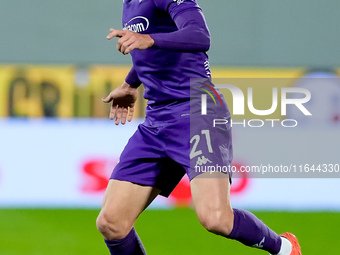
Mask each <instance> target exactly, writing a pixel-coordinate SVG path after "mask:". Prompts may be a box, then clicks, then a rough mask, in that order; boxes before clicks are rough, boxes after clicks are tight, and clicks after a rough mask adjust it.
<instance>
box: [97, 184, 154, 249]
mask: <svg viewBox="0 0 340 255" xmlns="http://www.w3.org/2000/svg"><path fill="white" fill-rule="evenodd" d="M159 192H160V190H159V189H157V188H154V187H150V186H142V185H139V184H135V183H131V182H126V181H119V180H114V179H111V180H110V182H109V185H108V187H107V190H106V193H105V196H104V201H103V205H102V209H101V211H100V214H99V216H98V218H97V228H98V230H99V231H100V233H101V234H102V235H103V237H104V239H105V242H106V244H107V246H108V248H109V250H110V253H111V254H131V255H132V254H146V253H145V250H144V248H143V245H142V243H141V241H140V239H139V237H138V235H137V233H136V231H135V229H134V228H133V226H134V224H135V221H136V219H137V218H138V216H139V215H140V213H141V212H142V211H143V210H144V209H145V208H146V207H147V206H148V205H149V204H150V203H151V202H152V201H153V200H154V199H155V197H156V196H157V195H158V194H159Z"/></svg>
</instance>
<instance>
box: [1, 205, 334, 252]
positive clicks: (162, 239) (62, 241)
mask: <svg viewBox="0 0 340 255" xmlns="http://www.w3.org/2000/svg"><path fill="white" fill-rule="evenodd" d="M98 212H99V210H74V209H72V210H71V209H70V210H69V209H65V210H51V209H39V210H37V209H0V254H1V255H19V254H20V255H26V254H27V255H47V254H48V255H57V254H58V255H60V254H63V255H71V254H72V255H78V254H79V255H85V254H96V255H98V254H109V253H108V251H107V249H106V247H105V244H104V242H103V239H102V237H101V236H100V234H99V233H98V232H97V230H96V226H95V219H96V217H97V214H98ZM255 214H256V215H257V216H258V217H259V218H260V219H262V220H263V221H264V222H265V223H267V224H268V225H269V226H270V227H271V228H272V229H274V230H275V231H276V232H279V233H281V232H285V231H291V232H293V233H294V234H296V236H297V237H298V238H299V240H300V244H301V246H302V252H303V254H306V255H314V254H315V255H316V254H338V240H339V234H338V230H339V227H340V213H285V212H255ZM136 229H137V231H138V233H139V235H140V237H141V238H142V240H143V243H144V245H145V247H146V250H147V252H148V255H159V254H160V255H170V254H185V255H191V254H195V255H197V254H202V255H203V254H209V255H210V254H214V255H215V254H232V255H234V254H247V255H248V254H250V255H252V254H267V253H266V252H263V251H259V250H256V249H251V248H246V247H244V246H243V245H241V244H239V243H237V242H235V241H230V240H227V239H225V238H222V237H218V236H214V235H213V234H210V233H208V232H207V231H206V230H205V229H203V227H201V226H200V224H199V223H198V220H197V218H196V215H195V213H194V212H193V210H191V209H174V210H148V211H146V212H144V213H143V214H142V215H141V216H140V219H139V220H138V222H137V224H136Z"/></svg>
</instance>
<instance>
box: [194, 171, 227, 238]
mask: <svg viewBox="0 0 340 255" xmlns="http://www.w3.org/2000/svg"><path fill="white" fill-rule="evenodd" d="M190 186H191V194H192V200H193V205H194V209H195V212H196V214H197V217H198V219H199V221H200V222H201V224H202V225H203V226H204V227H205V228H206V229H208V230H209V231H211V232H214V233H216V234H219V235H222V236H228V235H229V234H230V232H231V230H232V228H233V222H234V214H233V210H232V208H231V204H230V182H229V176H228V175H226V174H224V173H214V174H210V173H204V174H201V175H199V176H197V177H195V178H194V179H193V180H192V181H191V182H190Z"/></svg>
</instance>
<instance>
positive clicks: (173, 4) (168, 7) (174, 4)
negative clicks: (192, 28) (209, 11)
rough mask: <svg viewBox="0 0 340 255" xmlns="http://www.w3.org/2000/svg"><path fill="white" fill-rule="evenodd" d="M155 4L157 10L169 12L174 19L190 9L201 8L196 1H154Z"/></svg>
mask: <svg viewBox="0 0 340 255" xmlns="http://www.w3.org/2000/svg"><path fill="white" fill-rule="evenodd" d="M154 2H155V5H156V7H157V8H159V9H161V10H163V11H166V12H168V13H169V14H170V16H171V18H172V19H174V18H175V16H176V15H177V14H178V13H180V12H181V11H183V10H186V9H188V8H200V7H199V6H198V4H197V2H196V0H154Z"/></svg>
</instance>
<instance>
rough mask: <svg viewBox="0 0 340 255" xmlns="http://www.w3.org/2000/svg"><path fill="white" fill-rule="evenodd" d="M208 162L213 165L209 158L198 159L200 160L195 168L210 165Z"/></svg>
mask: <svg viewBox="0 0 340 255" xmlns="http://www.w3.org/2000/svg"><path fill="white" fill-rule="evenodd" d="M208 162H209V163H212V161H211V160H209V159H208V158H206V157H204V156H202V157H198V158H197V161H196V165H195V167H196V166H201V165H205V164H206V163H208Z"/></svg>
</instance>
